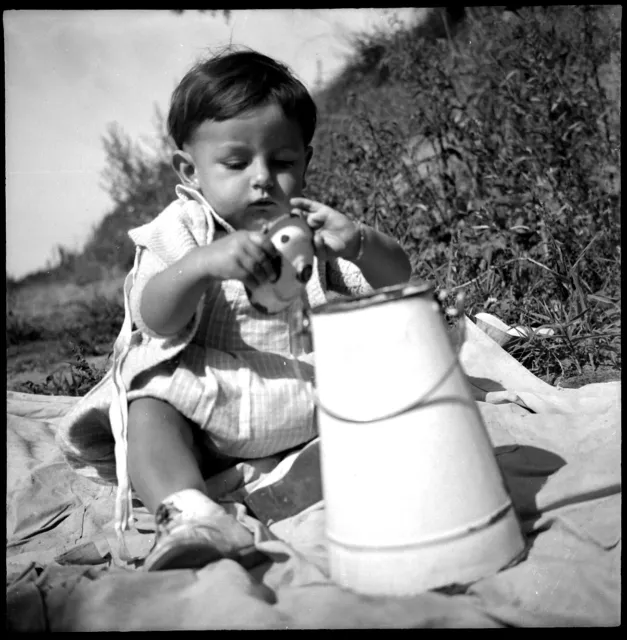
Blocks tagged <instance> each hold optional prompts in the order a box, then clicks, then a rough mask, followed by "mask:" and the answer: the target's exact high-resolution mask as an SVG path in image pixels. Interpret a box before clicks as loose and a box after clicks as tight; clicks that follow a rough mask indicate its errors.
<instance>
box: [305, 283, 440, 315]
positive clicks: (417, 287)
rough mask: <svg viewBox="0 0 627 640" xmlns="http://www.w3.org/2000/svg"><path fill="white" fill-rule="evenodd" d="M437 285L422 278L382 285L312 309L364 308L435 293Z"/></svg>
mask: <svg viewBox="0 0 627 640" xmlns="http://www.w3.org/2000/svg"><path fill="white" fill-rule="evenodd" d="M434 291H435V286H434V285H432V284H429V283H428V282H424V281H422V280H415V281H412V280H410V281H409V282H408V283H406V284H396V285H392V286H390V287H382V288H381V289H375V290H374V291H372V292H371V293H366V294H364V295H360V296H351V297H349V298H342V299H339V300H331V301H330V302H325V303H324V304H321V305H320V306H318V307H315V308H314V309H312V310H311V313H312V314H322V313H335V312H338V311H352V310H354V309H362V308H363V307H370V306H373V305H375V304H383V303H384V302H391V301H393V300H400V299H401V298H410V297H412V296H420V295H425V294H428V295H433V293H434Z"/></svg>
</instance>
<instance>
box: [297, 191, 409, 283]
mask: <svg viewBox="0 0 627 640" xmlns="http://www.w3.org/2000/svg"><path fill="white" fill-rule="evenodd" d="M291 205H292V207H293V209H292V211H293V212H295V213H298V214H300V215H304V216H305V217H306V219H307V224H308V225H309V226H310V227H311V228H312V229H313V230H314V244H315V245H316V252H317V253H318V255H319V256H320V257H322V258H329V257H331V258H344V259H345V260H349V261H350V262H353V263H354V264H355V265H357V266H358V267H359V269H360V270H361V272H362V273H363V275H364V277H365V278H366V280H367V281H368V283H369V284H370V285H371V286H372V287H373V288H374V289H379V288H381V287H387V286H391V285H395V284H404V283H405V282H407V281H408V280H409V278H410V276H411V265H410V262H409V258H408V257H407V254H406V253H405V251H403V248H402V247H401V246H400V244H398V242H397V241H396V240H395V239H394V238H391V237H389V236H386V235H385V234H383V233H380V232H379V231H376V230H375V229H373V228H372V227H367V226H366V225H361V228H360V226H359V225H357V224H355V223H354V222H352V221H351V220H349V219H348V218H347V217H346V216H345V215H344V214H343V213H340V212H339V211H336V210H335V209H332V208H331V207H327V206H326V205H323V204H321V203H319V202H315V201H314V200H309V199H308V198H292V200H291Z"/></svg>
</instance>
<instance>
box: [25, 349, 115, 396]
mask: <svg viewBox="0 0 627 640" xmlns="http://www.w3.org/2000/svg"><path fill="white" fill-rule="evenodd" d="M68 344H69V345H70V348H71V350H72V351H73V353H74V360H73V361H66V362H64V363H63V364H62V365H61V366H59V367H57V369H56V370H55V371H53V372H52V373H51V374H49V375H48V376H47V377H46V380H45V382H43V383H41V382H33V381H30V380H27V381H25V382H23V383H21V384H20V385H18V386H17V387H16V389H15V390H16V391H24V392H26V393H36V394H40V395H48V396H84V395H85V394H86V393H87V392H88V391H90V390H91V389H92V388H93V387H94V386H95V385H96V384H97V383H98V382H100V380H102V378H103V377H104V376H105V374H106V372H107V367H95V366H93V365H90V364H89V362H87V360H86V359H85V353H84V351H83V349H82V348H81V347H80V346H79V345H78V344H77V343H75V342H73V341H71V340H70V341H69V342H68Z"/></svg>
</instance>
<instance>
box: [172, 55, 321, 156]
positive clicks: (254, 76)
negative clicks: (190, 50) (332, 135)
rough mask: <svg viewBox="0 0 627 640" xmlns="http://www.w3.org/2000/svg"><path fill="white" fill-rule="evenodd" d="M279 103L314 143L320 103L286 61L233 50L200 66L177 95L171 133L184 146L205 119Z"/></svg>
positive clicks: (308, 140)
mask: <svg viewBox="0 0 627 640" xmlns="http://www.w3.org/2000/svg"><path fill="white" fill-rule="evenodd" d="M271 101H274V102H276V103H277V104H279V105H280V106H281V108H282V109H283V112H284V113H285V115H286V116H287V117H288V118H290V119H293V120H295V121H296V122H297V123H298V124H299V126H300V128H301V130H302V133H303V141H304V143H305V146H307V145H309V143H310V142H311V139H312V138H313V135H314V131H315V128H316V117H317V110H316V105H315V103H314V101H313V99H312V97H311V96H310V95H309V92H308V91H307V89H306V88H305V86H304V85H303V83H302V82H300V81H299V80H298V79H297V78H296V77H295V76H294V75H293V74H292V73H291V71H290V70H289V69H288V68H287V67H286V66H285V65H283V64H281V63H280V62H277V61H276V60H273V59H272V58H269V57H268V56H265V55H263V54H261V53H258V52H256V51H251V50H244V51H232V50H227V51H225V52H223V53H221V54H218V55H217V56H214V57H212V58H210V59H208V60H204V61H202V62H199V63H198V64H196V65H194V66H193V67H192V68H191V69H190V70H189V71H188V72H187V73H186V74H185V76H184V77H183V79H182V80H181V82H180V83H179V85H178V87H177V88H176V89H175V90H174V93H173V94H172V99H171V101H170V111H169V113H168V132H169V134H170V136H172V139H173V140H174V143H175V144H176V146H177V147H178V148H179V149H182V148H183V145H184V144H185V143H186V142H189V140H190V138H191V136H192V134H193V133H194V131H195V130H196V128H197V127H198V126H199V125H200V124H202V123H203V122H204V121H205V120H217V121H222V120H228V119H229V118H235V117H237V116H238V115H240V114H242V113H244V112H245V111H247V110H249V109H252V108H255V107H259V106H262V105H265V104H267V103H268V102H271Z"/></svg>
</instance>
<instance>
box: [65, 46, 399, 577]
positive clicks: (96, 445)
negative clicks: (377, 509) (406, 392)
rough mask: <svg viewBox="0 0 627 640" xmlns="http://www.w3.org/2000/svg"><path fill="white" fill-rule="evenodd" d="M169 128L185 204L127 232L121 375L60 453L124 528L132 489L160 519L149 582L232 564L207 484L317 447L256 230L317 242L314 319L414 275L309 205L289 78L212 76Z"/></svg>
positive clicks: (352, 228) (259, 62)
mask: <svg viewBox="0 0 627 640" xmlns="http://www.w3.org/2000/svg"><path fill="white" fill-rule="evenodd" d="M167 123H168V129H169V133H170V135H171V137H172V138H173V140H174V142H175V144H176V151H175V152H174V153H173V157H172V164H173V167H174V170H175V171H176V173H177V174H178V176H179V179H180V184H179V185H178V186H177V188H176V195H177V199H176V200H175V201H174V202H173V203H172V204H170V205H169V206H168V207H167V208H166V209H165V210H164V211H163V212H161V213H160V214H159V215H158V216H157V217H156V218H155V219H154V220H152V221H151V222H149V223H147V224H145V225H143V226H141V227H138V228H136V229H133V230H131V231H130V232H129V235H130V237H131V238H132V240H133V242H134V243H135V245H136V257H135V265H134V267H133V270H132V271H131V273H130V274H129V276H128V277H127V279H126V282H125V286H124V289H125V320H124V325H123V327H122V330H121V333H120V336H119V337H118V339H117V341H116V344H115V347H114V359H113V367H112V369H111V371H110V372H109V373H108V374H107V376H105V378H104V379H103V380H102V381H101V382H100V383H99V384H98V385H97V387H95V388H94V389H93V390H92V391H91V392H90V393H89V394H88V395H87V396H85V398H83V399H82V400H81V401H80V402H79V403H78V405H77V407H76V408H75V409H74V410H73V411H72V412H71V413H70V414H69V415H68V416H67V418H66V419H65V422H64V424H63V425H62V429H61V430H60V440H59V441H60V445H61V447H62V448H63V450H64V451H65V453H66V455H67V457H68V460H69V462H70V463H71V464H73V466H74V467H75V468H77V469H78V470H79V471H82V473H84V474H85V475H88V476H90V477H92V478H94V479H96V480H101V481H105V482H111V481H114V482H117V484H118V499H117V502H116V527H117V529H118V531H121V530H123V529H125V528H127V527H128V525H129V524H130V521H131V516H132V503H131V497H132V493H131V487H132V490H133V491H134V492H135V493H136V495H137V497H139V499H140V500H141V501H142V503H143V504H144V505H145V506H146V508H147V509H148V510H149V511H150V512H151V513H154V514H155V524H156V531H157V535H156V539H155V544H154V546H153V548H152V550H151V552H150V553H149V555H148V557H147V558H146V561H145V564H144V566H145V568H146V569H148V570H162V569H172V568H184V567H191V568H194V567H201V566H204V565H205V564H207V563H209V562H211V561H212V560H215V559H216V558H220V557H224V556H230V557H237V551H238V549H243V548H245V547H246V546H248V545H250V544H251V543H252V534H250V532H248V530H247V529H245V528H244V527H243V526H242V525H241V524H240V523H239V522H238V521H237V520H236V519H235V518H234V517H233V516H231V515H229V514H227V513H226V511H225V510H224V509H223V508H222V507H220V506H219V505H217V504H216V503H215V502H213V501H212V500H211V499H210V498H209V497H208V496H207V495H206V488H205V480H204V479H205V478H206V477H208V476H210V475H212V474H215V473H217V472H218V471H220V470H221V469H223V468H224V467H225V466H228V465H229V464H234V463H235V462H236V461H237V460H241V459H247V458H248V459H250V458H261V457H264V456H269V455H272V454H275V453H278V452H281V451H285V450H287V449H290V448H293V447H295V446H297V445H300V444H304V443H306V442H308V441H309V440H311V439H312V438H314V437H315V436H316V424H315V421H314V407H313V404H312V401H311V396H310V394H309V393H308V389H307V387H306V385H305V384H304V382H303V380H304V381H308V383H309V384H310V383H311V382H312V380H313V364H312V363H313V354H311V353H304V354H301V355H300V356H299V357H298V358H297V359H296V357H295V356H294V355H293V353H292V350H291V348H290V330H289V327H290V317H291V314H293V313H294V308H293V305H292V307H289V308H287V309H286V310H284V311H281V312H279V313H277V314H274V315H264V314H263V313H261V312H260V311H258V310H256V309H255V308H254V307H253V306H252V305H251V304H250V302H249V300H248V297H247V295H246V288H249V289H254V288H255V287H257V286H259V285H262V284H264V283H267V282H268V281H270V282H272V281H274V280H275V279H276V277H277V274H276V273H275V271H274V267H273V258H275V257H276V256H275V253H274V251H275V250H274V248H273V247H272V245H271V243H270V242H268V241H267V240H264V238H265V236H264V235H263V233H262V231H263V229H264V227H265V226H266V225H269V224H270V223H272V221H274V220H275V219H277V218H278V217H280V216H281V215H283V214H285V213H286V212H292V213H296V214H298V215H300V216H302V217H303V218H304V219H305V220H306V222H307V224H308V225H309V227H310V228H311V229H312V231H313V233H314V245H315V250H316V258H315V268H314V274H313V276H312V277H311V279H310V280H309V282H308V283H307V286H306V296H307V298H308V303H309V304H310V305H311V306H312V307H315V306H317V305H319V304H321V303H324V302H325V301H326V300H327V293H328V292H335V293H339V294H344V295H359V294H362V293H365V292H368V291H371V290H372V289H373V288H374V289H376V288H379V287H383V286H388V285H395V284H400V283H404V282H407V280H408V279H409V276H410V265H409V260H408V258H407V256H406V255H405V253H404V251H403V250H402V249H401V247H400V246H399V245H398V243H397V242H396V241H395V240H394V239H392V238H389V237H387V236H385V235H384V234H381V233H379V232H377V231H375V230H374V229H372V228H370V227H367V226H365V225H358V224H356V223H354V222H352V221H351V220H350V219H349V218H347V217H346V216H345V215H343V214H342V213H340V212H338V211H335V210H334V209H332V208H330V207H327V206H324V205H323V204H321V203H318V202H315V201H312V200H310V199H307V198H305V197H303V189H304V187H305V174H306V171H307V166H308V165H309V162H310V160H311V157H312V147H311V146H310V145H311V141H312V138H313V135H314V130H315V126H316V107H315V104H314V102H313V100H312V98H311V96H310V95H309V93H308V92H307V90H306V89H305V87H304V86H303V84H302V83H301V82H300V81H299V80H297V79H296V78H295V77H294V76H293V75H292V73H291V72H290V71H289V70H288V69H287V68H286V67H285V66H284V65H282V64H280V63H279V62H277V61H275V60H272V59H271V58H269V57H266V56H265V55H261V54H259V53H257V52H254V51H227V52H224V53H222V54H220V55H218V56H215V57H212V58H210V59H208V60H205V61H202V62H200V63H199V64H196V65H195V66H194V67H193V68H192V69H191V70H190V71H189V72H188V73H187V74H186V75H185V77H184V78H183V79H182V80H181V82H180V84H179V85H178V87H177V88H176V89H175V91H174V93H173V95H172V99H171V104H170V109H169V114H168V120H167ZM293 359H295V360H296V362H295V363H294V362H290V360H293ZM294 364H295V365H296V368H297V371H294V366H293V365H294ZM298 371H299V372H300V375H298V374H297V372H298ZM113 463H115V466H114V469H115V477H114V476H113V472H112V470H111V469H112V466H113Z"/></svg>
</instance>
